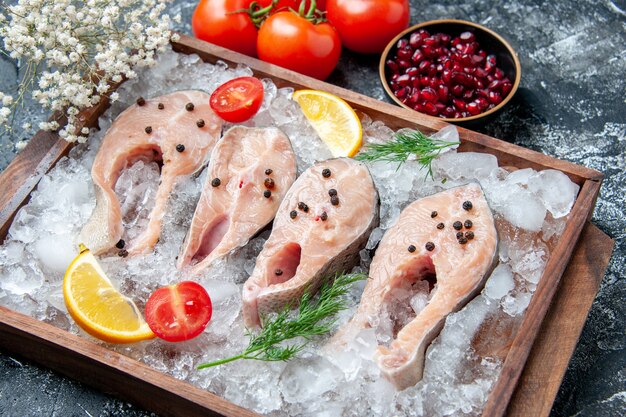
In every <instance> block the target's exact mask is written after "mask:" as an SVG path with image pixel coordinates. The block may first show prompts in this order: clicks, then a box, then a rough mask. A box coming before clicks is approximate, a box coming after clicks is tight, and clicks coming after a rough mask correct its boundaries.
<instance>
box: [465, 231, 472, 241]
mask: <svg viewBox="0 0 626 417" xmlns="http://www.w3.org/2000/svg"><path fill="white" fill-rule="evenodd" d="M465 238H466V239H467V240H472V239H474V232H472V231H469V232H465Z"/></svg>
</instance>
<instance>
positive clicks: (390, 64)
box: [385, 59, 399, 73]
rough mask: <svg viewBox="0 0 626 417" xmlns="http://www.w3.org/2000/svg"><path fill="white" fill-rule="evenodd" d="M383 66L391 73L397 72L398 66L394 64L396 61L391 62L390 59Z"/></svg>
mask: <svg viewBox="0 0 626 417" xmlns="http://www.w3.org/2000/svg"><path fill="white" fill-rule="evenodd" d="M385 65H387V68H389V70H390V71H391V72H393V73H396V72H398V69H399V68H398V64H396V61H393V60H391V59H388V60H387V62H385Z"/></svg>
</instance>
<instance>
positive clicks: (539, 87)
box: [0, 0, 626, 417]
mask: <svg viewBox="0 0 626 417" xmlns="http://www.w3.org/2000/svg"><path fill="white" fill-rule="evenodd" d="M547 3H549V4H547ZM411 6H412V10H411V23H418V22H422V21H426V20H431V19H439V18H459V19H465V20H470V21H473V22H477V23H482V24H484V25H486V26H488V27H489V28H491V29H493V30H495V31H496V32H498V33H500V34H501V35H503V36H504V37H505V38H506V39H508V40H509V41H510V42H511V44H512V45H513V47H514V48H515V49H516V50H517V51H518V54H519V57H520V60H521V62H522V67H523V71H522V73H523V76H522V82H521V86H520V90H519V91H518V93H517V95H516V96H515V98H514V99H513V101H512V102H511V103H510V104H509V106H508V108H507V109H506V110H505V111H504V112H503V113H501V114H500V115H499V116H498V117H497V118H496V119H494V120H492V121H490V122H489V123H488V124H485V125H484V126H480V127H478V128H477V130H479V131H480V132H483V133H486V134H488V135H491V136H494V137H497V138H500V139H503V140H506V141H509V142H512V143H515V144H518V145H522V146H525V147H528V148H531V149H534V150H537V151H540V152H543V153H546V154H548V155H551V156H554V157H557V158H562V159H566V160H569V161H572V162H575V163H577V164H581V165H585V166H588V167H590V168H593V169H596V170H598V171H601V172H603V173H604V174H605V176H606V177H605V181H604V185H603V186H602V190H601V192H600V197H599V199H598V203H597V206H596V210H595V213H594V216H593V223H594V224H596V225H597V226H598V227H600V228H601V229H602V230H603V231H604V232H605V233H607V234H609V235H610V236H611V237H613V238H614V239H616V242H617V244H616V249H615V253H614V254H613V257H612V260H611V263H610V265H609V269H608V271H607V273H606V276H605V277H604V281H603V282H602V286H601V288H600V291H599V293H598V296H597V298H596V300H595V302H594V304H593V307H592V309H591V312H590V315H589V318H588V320H587V323H586V325H585V328H584V330H583V334H582V336H581V339H580V341H579V343H578V346H577V348H576V351H575V353H574V357H573V358H572V361H571V363H570V365H569V368H568V370H567V374H566V375H565V380H564V381H563V385H562V386H561V389H560V392H559V394H558V397H557V399H556V402H555V403H554V407H553V410H552V415H553V416H570V415H581V416H617V415H624V414H626V354H625V353H626V349H625V347H626V318H625V316H626V309H625V308H624V301H625V300H626V279H625V274H624V267H625V266H626V241H625V237H626V216H625V213H624V212H625V209H624V208H625V207H626V199H625V198H624V194H625V193H626V185H625V184H626V173H625V172H626V163H625V155H626V120H625V119H626V0H612V1H611V0H581V1H570V0H554V1H551V2H544V1H541V0H536V1H533V0H513V1H506V0H504V1H503V0H493V1H487V0H473V1H465V2H459V1H458V0H457V1H431V2H427V1H417V0H411ZM194 7H195V2H194V1H188V0H175V1H174V2H173V3H172V4H171V5H170V6H169V9H170V11H171V12H173V13H181V15H182V23H181V24H180V25H179V27H178V28H177V29H178V30H180V31H182V32H185V33H190V25H189V22H190V16H191V13H192V12H193V9H194ZM377 64H378V62H377V57H375V56H359V55H356V54H352V53H349V52H344V54H343V56H342V59H341V62H340V64H339V67H338V68H337V70H336V71H335V72H334V73H333V74H332V75H331V77H330V79H329V81H330V82H331V83H333V84H336V85H340V86H343V87H347V88H349V89H352V90H355V91H358V92H360V93H363V94H366V95H369V96H372V97H374V98H377V99H380V100H387V98H386V97H385V95H384V92H383V90H382V87H381V86H380V84H379V82H378V76H377ZM17 79H18V70H17V66H16V63H15V62H11V61H10V60H7V59H6V58H4V57H2V58H1V59H0V91H7V90H9V91H11V90H13V91H14V90H15V88H16V83H17ZM44 117H45V112H43V111H42V110H40V109H38V108H37V107H36V106H34V105H32V103H27V105H26V107H25V109H24V111H23V112H22V113H21V115H20V116H19V117H18V120H17V121H16V123H15V126H17V130H16V131H15V132H14V133H13V134H12V135H7V134H3V135H1V136H0V170H2V169H4V168H5V167H6V166H7V165H8V164H9V163H10V161H11V159H12V158H13V157H14V156H15V153H16V151H15V147H14V143H15V142H16V141H18V140H21V139H27V138H28V137H30V136H31V135H32V132H26V131H23V130H20V128H19V126H21V124H22V121H24V120H27V119H30V120H32V121H38V120H42V119H43V118H44ZM85 415H86V416H125V417H131V416H147V415H154V414H152V413H149V412H147V411H144V410H142V409H139V408H137V407H135V406H133V405H131V404H127V403H125V402H122V401H120V400H118V399H116V398H113V397H110V396H108V395H106V394H103V393H100V392H98V391H95V390H93V389H91V388H89V387H86V386H84V385H82V384H79V383H77V382H74V381H72V380H70V379H68V378H65V377H63V376H61V375H58V374H56V373H54V372H52V371H49V370H47V369H46V368H44V367H40V366H38V365H35V364H32V363H29V362H28V361H25V360H22V359H20V358H19V357H18V356H9V355H7V354H5V353H3V352H0V416H63V417H65V416H85Z"/></svg>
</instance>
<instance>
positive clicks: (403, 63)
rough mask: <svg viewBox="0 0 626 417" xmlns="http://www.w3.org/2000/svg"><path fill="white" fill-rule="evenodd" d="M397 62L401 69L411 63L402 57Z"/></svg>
mask: <svg viewBox="0 0 626 417" xmlns="http://www.w3.org/2000/svg"><path fill="white" fill-rule="evenodd" d="M397 63H398V66H399V67H400V68H402V69H406V68H408V67H410V66H411V63H410V62H409V61H405V60H404V59H399V60H398V61H397Z"/></svg>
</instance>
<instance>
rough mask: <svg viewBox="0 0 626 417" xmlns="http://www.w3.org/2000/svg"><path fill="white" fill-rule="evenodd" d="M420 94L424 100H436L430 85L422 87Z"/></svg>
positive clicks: (432, 101) (433, 101)
mask: <svg viewBox="0 0 626 417" xmlns="http://www.w3.org/2000/svg"><path fill="white" fill-rule="evenodd" d="M421 96H422V98H423V99H424V100H426V101H429V102H431V103H436V102H437V98H438V97H437V93H436V92H435V90H433V89H432V88H430V87H424V88H423V89H422V91H421Z"/></svg>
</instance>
